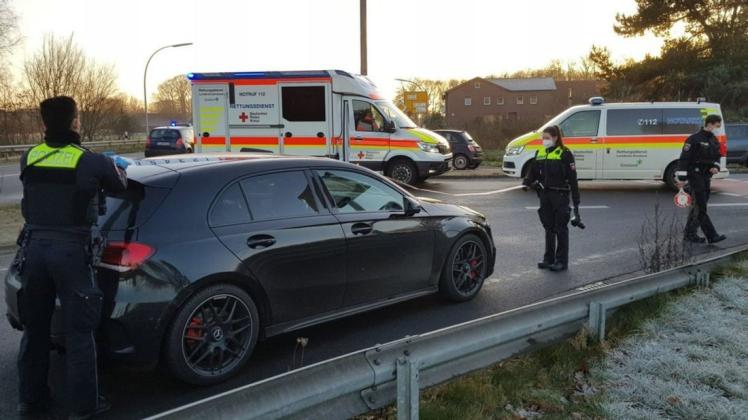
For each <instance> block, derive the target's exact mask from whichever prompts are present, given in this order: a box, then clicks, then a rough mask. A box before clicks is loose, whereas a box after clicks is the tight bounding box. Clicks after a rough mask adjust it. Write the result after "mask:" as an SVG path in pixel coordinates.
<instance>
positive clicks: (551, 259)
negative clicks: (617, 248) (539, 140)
mask: <svg viewBox="0 0 748 420" xmlns="http://www.w3.org/2000/svg"><path fill="white" fill-rule="evenodd" d="M523 184H524V185H525V187H526V188H534V189H535V190H536V191H537V193H538V198H540V208H539V209H538V214H539V215H540V223H541V224H542V225H543V228H544V229H545V255H544V256H543V261H541V262H539V263H538V268H540V269H548V270H551V271H564V270H566V269H567V268H568V266H569V226H568V224H569V219H570V216H571V214H570V213H571V210H570V208H569V195H571V201H572V202H573V203H574V219H575V222H574V223H576V224H577V225H581V226H584V225H582V224H581V218H580V216H579V185H578V183H577V168H576V165H575V163H574V155H573V154H572V152H571V150H569V149H568V148H566V146H564V143H563V140H562V139H561V129H560V128H559V127H558V126H550V127H546V128H545V129H544V130H543V148H542V149H540V150H538V152H537V154H536V155H535V161H534V162H533V164H532V166H531V167H530V170H529V171H528V173H527V177H526V178H525V179H524V181H523Z"/></svg>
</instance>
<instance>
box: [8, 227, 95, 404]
mask: <svg viewBox="0 0 748 420" xmlns="http://www.w3.org/2000/svg"><path fill="white" fill-rule="evenodd" d="M35 233H36V232H32V233H31V237H30V240H29V242H28V247H27V252H26V263H25V265H24V268H23V273H22V281H23V285H22V287H21V291H20V292H19V293H20V296H19V299H18V304H19V312H20V317H21V322H22V323H23V326H24V331H23V338H22V340H21V348H20V352H19V356H18V371H19V376H20V393H21V395H20V400H21V401H22V402H26V403H32V404H33V403H42V402H44V401H47V400H48V399H49V397H50V395H49V388H48V385H47V375H48V372H49V350H50V338H49V334H50V322H51V319H52V313H53V312H54V309H55V296H57V297H59V299H60V303H61V305H62V316H63V320H62V322H63V324H64V329H65V347H66V356H65V361H66V369H67V372H66V375H65V378H66V380H65V390H66V392H67V395H65V396H64V397H65V398H66V401H67V402H68V405H69V407H70V409H71V410H72V411H73V412H91V411H93V410H95V409H96V408H97V400H98V389H97V388H98V383H97V372H96V343H95V341H94V331H95V329H96V327H97V325H98V322H99V317H100V312H101V302H102V294H101V291H100V290H99V288H98V287H97V285H96V282H95V278H94V275H93V269H92V267H91V264H90V261H91V260H90V252H89V249H88V241H87V240H85V239H83V238H81V240H77V239H76V238H75V237H72V238H71V237H70V236H71V235H67V237H68V238H67V240H64V239H62V237H61V238H54V235H45V234H44V233H43V232H40V233H39V234H38V235H36V236H35ZM52 238H54V239H52Z"/></svg>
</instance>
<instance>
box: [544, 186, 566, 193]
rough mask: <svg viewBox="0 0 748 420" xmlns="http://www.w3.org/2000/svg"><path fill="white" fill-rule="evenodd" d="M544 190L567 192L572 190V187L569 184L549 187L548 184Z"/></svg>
mask: <svg viewBox="0 0 748 420" xmlns="http://www.w3.org/2000/svg"><path fill="white" fill-rule="evenodd" d="M544 190H545V191H556V192H566V193H567V192H569V191H571V187H568V186H566V187H548V186H546V187H545V188H544Z"/></svg>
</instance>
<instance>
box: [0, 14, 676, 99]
mask: <svg viewBox="0 0 748 420" xmlns="http://www.w3.org/2000/svg"><path fill="white" fill-rule="evenodd" d="M10 3H11V6H12V7H13V8H14V9H15V11H16V13H17V14H18V15H19V18H20V21H19V24H20V31H21V35H22V36H23V43H22V45H21V46H20V47H19V48H18V49H17V50H16V51H15V53H14V55H13V57H12V63H11V64H12V66H13V68H14V69H15V70H16V74H18V73H19V72H20V68H21V66H22V64H23V61H24V60H25V59H26V58H28V57H30V56H32V55H33V54H34V52H35V51H36V50H37V49H38V48H39V47H40V45H41V42H42V39H43V37H44V35H45V34H49V33H53V34H55V35H56V36H68V35H70V34H71V33H72V34H73V35H74V39H75V41H76V43H77V44H78V45H79V46H80V47H81V48H83V50H84V51H85V53H86V54H87V55H88V56H90V57H92V58H94V59H96V60H98V61H100V62H104V63H112V64H114V65H115V66H116V69H117V72H118V75H119V86H120V89H121V90H122V91H124V92H126V93H128V94H131V95H134V96H136V97H139V98H142V95H143V69H144V67H145V63H146V61H147V60H148V57H149V55H150V54H151V53H152V52H153V51H155V50H156V49H158V48H159V47H162V46H164V45H168V44H175V43H181V42H193V43H194V45H193V46H189V47H183V48H172V49H167V50H164V51H162V52H160V53H158V54H157V55H156V56H155V57H154V59H153V61H152V62H151V64H150V67H149V70H148V92H149V96H150V95H151V94H152V93H153V92H154V91H155V89H156V87H157V85H158V83H159V82H161V81H163V80H165V79H167V78H169V77H171V76H174V75H177V74H187V73H190V72H201V71H261V70H318V69H342V70H347V71H350V72H354V73H359V72H360V65H359V62H360V61H359V60H360V58H359V27H358V25H359V19H358V17H359V1H358V0H272V1H267V0H266V1H256V0H204V1H198V0H10ZM634 10H635V3H634V0H491V1H489V0H485V1H478V0H459V1H450V0H431V1H419V0H369V1H368V39H369V43H368V49H369V72H368V73H369V76H370V78H371V79H372V80H373V81H374V82H375V83H376V84H377V85H378V86H379V87H380V89H381V90H382V91H383V93H385V94H386V95H389V96H392V95H393V94H394V92H395V90H396V89H397V88H398V86H399V82H397V81H396V80H395V79H397V78H404V79H408V78H413V77H420V78H432V79H446V78H462V79H467V78H472V77H475V76H486V75H489V74H500V73H504V72H512V71H516V70H521V69H525V68H535V67H543V66H545V65H546V64H547V63H548V62H550V61H551V60H553V59H560V60H563V61H578V60H579V59H580V58H581V57H582V56H585V55H586V54H587V52H589V50H590V47H591V46H592V45H593V44H597V45H601V46H607V47H608V48H610V49H611V52H612V56H613V58H614V60H618V61H620V60H623V59H626V58H634V59H639V58H642V57H644V55H645V54H647V53H650V54H657V53H658V51H659V49H660V46H661V45H662V41H661V40H659V39H657V38H655V37H654V36H652V35H645V36H643V37H637V38H623V37H620V36H618V35H616V34H615V32H614V31H613V24H614V23H615V15H616V13H619V12H623V13H631V12H633V11H634Z"/></svg>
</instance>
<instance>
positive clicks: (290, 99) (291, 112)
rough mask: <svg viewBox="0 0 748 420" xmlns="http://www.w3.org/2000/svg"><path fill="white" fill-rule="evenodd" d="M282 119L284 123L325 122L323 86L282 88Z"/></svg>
mask: <svg viewBox="0 0 748 420" xmlns="http://www.w3.org/2000/svg"><path fill="white" fill-rule="evenodd" d="M281 97H282V101H283V119H284V120H286V121H325V87H324V86H283V87H281Z"/></svg>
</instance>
